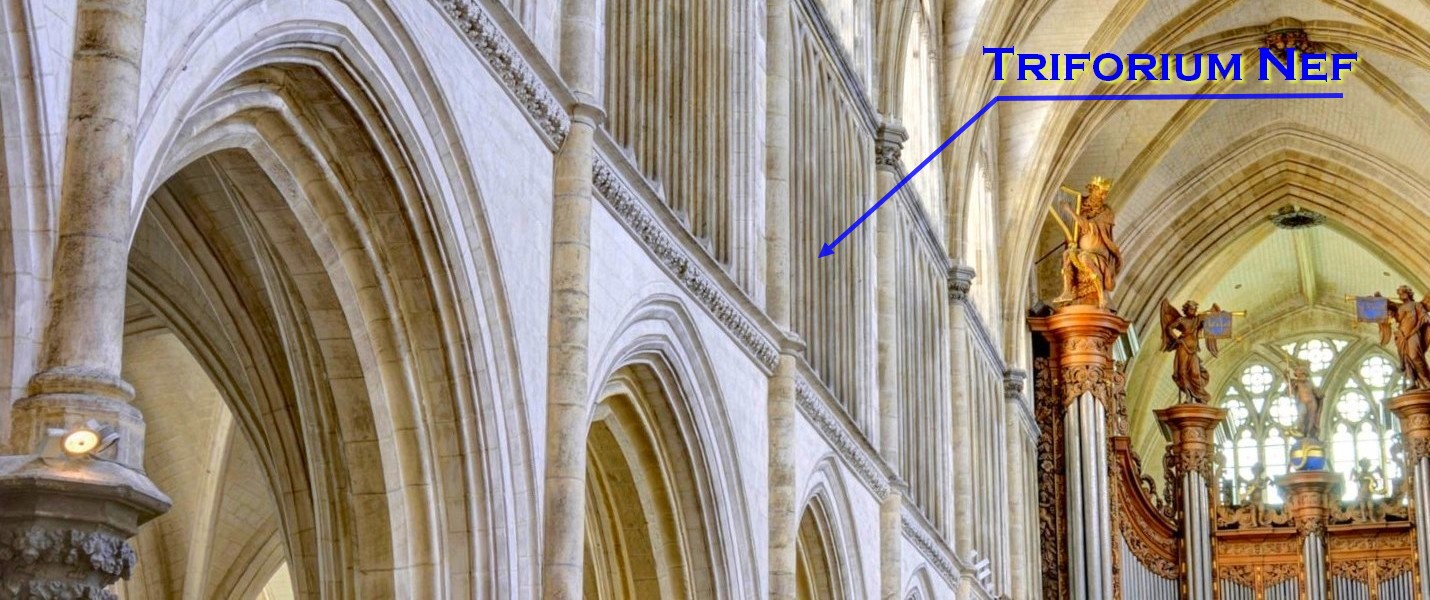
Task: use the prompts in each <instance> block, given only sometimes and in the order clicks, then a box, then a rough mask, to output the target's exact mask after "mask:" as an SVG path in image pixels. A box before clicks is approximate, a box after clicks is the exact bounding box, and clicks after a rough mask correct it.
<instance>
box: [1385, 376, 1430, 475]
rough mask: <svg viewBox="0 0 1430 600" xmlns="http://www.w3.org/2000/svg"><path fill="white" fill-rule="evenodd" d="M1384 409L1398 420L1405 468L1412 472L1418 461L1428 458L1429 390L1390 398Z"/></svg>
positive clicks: (1429, 427) (1429, 444) (1429, 439)
mask: <svg viewBox="0 0 1430 600" xmlns="http://www.w3.org/2000/svg"><path fill="white" fill-rule="evenodd" d="M1386 407H1387V408H1389V409H1390V410H1391V412H1394V413H1395V416H1396V417H1398V418H1399V419H1400V438H1401V444H1403V446H1404V448H1405V468H1406V469H1410V470H1413V469H1415V465H1418V464H1420V459H1422V458H1425V457H1430V390H1411V391H1408V392H1405V393H1404V394H1401V395H1399V396H1396V397H1394V398H1392V399H1391V400H1390V402H1389V403H1387V404H1386Z"/></svg>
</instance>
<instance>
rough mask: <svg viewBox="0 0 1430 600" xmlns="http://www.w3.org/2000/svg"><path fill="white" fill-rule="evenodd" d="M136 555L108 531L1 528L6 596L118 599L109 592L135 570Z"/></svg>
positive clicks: (0, 568)
mask: <svg viewBox="0 0 1430 600" xmlns="http://www.w3.org/2000/svg"><path fill="white" fill-rule="evenodd" d="M134 562H135V556H134V551H133V550H132V549H130V547H129V544H128V543H126V542H125V541H124V538H121V537H119V536H117V535H113V534H110V533H107V532H104V531H84V530H76V529H63V528H49V527H44V526H41V525H37V524H34V523H30V524H25V525H9V524H7V525H0V597H3V598H34V599H48V598H55V599H60V598H83V599H92V600H114V599H116V598H118V596H116V595H115V594H114V593H113V592H110V591H109V590H108V589H106V588H107V587H108V586H109V585H110V584H112V583H114V582H115V581H116V580H118V579H119V578H121V577H123V578H128V577H129V574H130V570H131V569H133V568H134Z"/></svg>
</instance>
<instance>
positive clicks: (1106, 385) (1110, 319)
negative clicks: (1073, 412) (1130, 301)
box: [1028, 306, 1127, 405]
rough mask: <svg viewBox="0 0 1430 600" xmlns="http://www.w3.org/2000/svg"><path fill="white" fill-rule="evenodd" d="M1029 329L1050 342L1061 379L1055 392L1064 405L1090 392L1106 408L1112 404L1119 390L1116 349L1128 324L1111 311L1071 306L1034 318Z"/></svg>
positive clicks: (1055, 368) (1054, 362)
mask: <svg viewBox="0 0 1430 600" xmlns="http://www.w3.org/2000/svg"><path fill="white" fill-rule="evenodd" d="M1028 325H1029V326H1030V327H1031V328H1032V329H1033V331H1036V332H1038V333H1041V334H1042V335H1043V337H1045V338H1047V340H1048V342H1049V347H1050V348H1051V349H1052V356H1050V357H1049V362H1050V363H1051V365H1052V366H1053V367H1054V368H1053V372H1054V373H1055V374H1056V378H1057V379H1058V381H1056V382H1054V383H1053V388H1054V389H1057V390H1059V391H1060V392H1061V394H1062V398H1061V400H1062V402H1063V403H1064V404H1067V403H1069V402H1072V401H1073V400H1075V399H1077V398H1078V397H1079V396H1081V395H1082V394H1083V393H1086V392H1091V393H1092V395H1093V396H1094V397H1096V398H1097V399H1098V401H1100V402H1103V403H1104V404H1105V405H1106V404H1107V403H1108V402H1110V400H1111V397H1112V395H1113V393H1114V392H1116V391H1117V388H1118V387H1119V382H1118V381H1117V378H1116V377H1115V376H1114V375H1115V374H1116V373H1115V369H1114V366H1113V361H1112V345H1113V342H1115V341H1116V340H1117V338H1118V336H1120V335H1122V332H1123V331H1126V330H1127V321H1124V320H1122V318H1120V317H1118V316H1117V315H1115V314H1113V313H1112V312H1111V311H1107V310H1103V309H1099V308H1095V307H1091V306H1068V307H1063V308H1060V309H1058V310H1057V311H1055V312H1054V313H1053V314H1052V316H1048V317H1034V318H1031V319H1029V320H1028Z"/></svg>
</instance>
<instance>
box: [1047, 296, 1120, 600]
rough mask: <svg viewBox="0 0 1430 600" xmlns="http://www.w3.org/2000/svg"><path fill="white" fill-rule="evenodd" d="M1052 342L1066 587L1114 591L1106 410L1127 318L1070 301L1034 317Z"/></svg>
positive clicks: (1104, 593) (1083, 593) (1089, 594)
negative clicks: (1062, 486)
mask: <svg viewBox="0 0 1430 600" xmlns="http://www.w3.org/2000/svg"><path fill="white" fill-rule="evenodd" d="M1028 324H1029V326H1030V327H1031V328H1032V330H1033V331H1036V332H1038V333H1041V334H1042V335H1043V336H1044V337H1045V338H1047V340H1048V342H1049V346H1050V349H1051V355H1050V356H1049V365H1050V368H1051V370H1052V373H1053V390H1054V391H1053V393H1052V397H1053V399H1054V400H1055V401H1059V402H1061V403H1062V406H1061V407H1057V408H1058V409H1059V410H1062V411H1063V414H1062V425H1063V448H1062V449H1061V451H1062V454H1063V463H1064V469H1065V471H1064V473H1063V481H1064V482H1065V484H1066V485H1065V489H1064V490H1063V495H1064V509H1065V512H1066V518H1067V523H1066V525H1067V539H1068V546H1067V549H1066V552H1067V559H1068V560H1067V565H1068V572H1067V586H1066V589H1068V590H1069V597H1071V598H1111V597H1112V589H1113V587H1112V516H1111V505H1110V504H1111V503H1110V494H1111V487H1110V485H1109V483H1108V462H1107V461H1108V459H1107V437H1108V433H1107V410H1108V404H1107V403H1108V402H1109V400H1108V399H1109V396H1110V394H1111V393H1112V387H1111V386H1112V369H1113V365H1112V346H1113V344H1114V343H1115V342H1116V341H1117V338H1118V336H1120V335H1122V332H1124V331H1126V330H1127V321H1124V320H1122V318H1120V317H1118V316H1117V315H1115V314H1113V313H1112V312H1110V311H1107V310H1101V309H1098V308H1096V307H1092V306H1067V307H1063V308H1060V309H1058V310H1057V311H1055V312H1054V313H1053V314H1052V316H1049V317H1034V318H1031V319H1029V320H1028Z"/></svg>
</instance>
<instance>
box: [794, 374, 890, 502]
mask: <svg viewBox="0 0 1430 600" xmlns="http://www.w3.org/2000/svg"><path fill="white" fill-rule="evenodd" d="M795 401H796V404H797V405H798V406H799V411H800V412H801V413H803V414H804V416H805V418H807V419H809V422H810V424H812V425H814V428H815V429H816V430H817V431H819V433H820V435H821V436H822V437H823V438H824V439H825V441H827V442H829V445H830V447H832V448H834V451H835V453H837V454H838V455H839V457H840V458H842V459H843V460H844V462H845V464H847V465H849V468H850V469H853V471H854V473H855V474H856V475H858V476H859V480H860V481H861V482H863V483H864V485H865V486H866V487H868V488H869V491H870V492H873V494H874V496H875V497H877V498H879V499H880V500H882V499H884V497H885V496H888V495H889V478H888V476H887V475H886V474H885V473H884V471H883V469H881V468H879V462H876V461H879V460H881V459H878V458H877V457H875V456H873V454H872V452H870V451H869V450H866V449H865V448H863V447H862V446H860V445H859V443H858V442H856V441H855V440H854V436H853V435H851V434H850V433H849V431H847V430H846V429H845V428H844V426H843V425H842V424H840V423H839V419H838V418H836V417H835V416H834V414H832V413H831V412H830V411H829V407H827V406H825V404H824V402H823V401H822V400H820V399H819V398H818V397H817V396H816V395H815V392H814V390H813V389H812V388H810V387H809V384H808V383H806V382H804V381H803V380H801V381H800V382H799V383H798V384H797V385H796V386H795Z"/></svg>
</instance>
